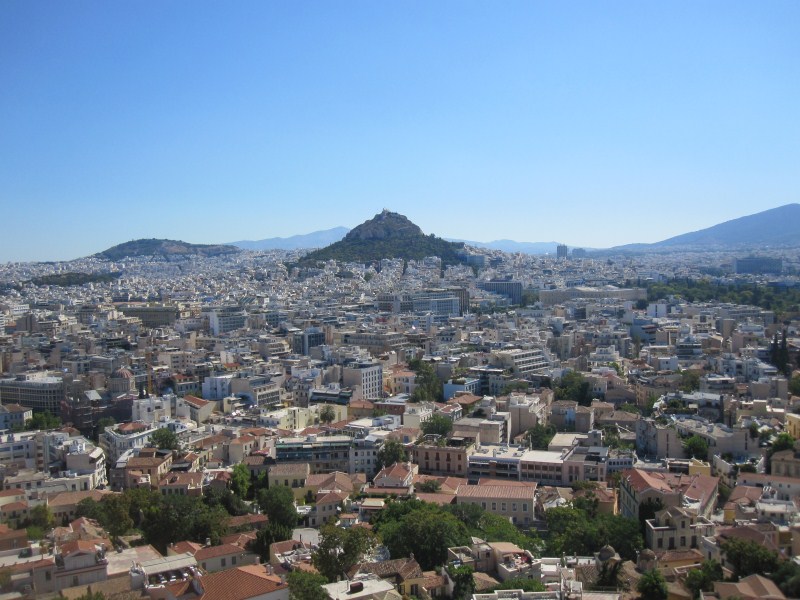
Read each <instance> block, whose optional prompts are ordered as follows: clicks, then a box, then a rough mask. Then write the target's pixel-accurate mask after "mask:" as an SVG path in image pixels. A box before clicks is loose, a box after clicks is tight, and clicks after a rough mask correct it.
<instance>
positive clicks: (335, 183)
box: [0, 0, 800, 261]
mask: <svg viewBox="0 0 800 600" xmlns="http://www.w3.org/2000/svg"><path fill="white" fill-rule="evenodd" d="M798 22H800V3H798V2H795V1H791V2H778V1H769V2H730V1H725V2H711V1H706V2H647V1H645V2H642V1H638V0H637V1H635V2H614V1H612V2H602V3H601V2H578V1H575V2H568V3H567V2H535V1H532V0H531V1H525V2H510V1H504V2H485V1H484V2H469V1H465V0H459V1H455V2H443V1H442V2H395V3H389V2H366V1H365V2H322V1H320V2H277V1H275V2H265V1H258V2H244V1H239V2H234V3H222V2H203V1H191V2H189V1H178V0H176V1H170V2H155V1H151V2H127V3H123V2H79V1H75V2H28V1H24V0H16V1H15V0H8V1H6V2H2V3H0V206H1V207H2V212H1V213H0V214H1V215H2V218H0V222H1V223H2V224H3V225H2V226H0V240H1V241H0V261H8V260H47V259H69V258H75V257H78V256H84V255H87V254H91V253H93V252H97V251H100V250H103V249H105V248H107V247H109V246H111V245H114V244H117V243H120V242H123V241H127V240H131V239H135V238H140V237H168V238H172V239H182V240H186V241H190V242H198V243H211V242H230V241H235V240H240V239H262V238H267V237H276V236H288V235H293V234H297V233H308V232H311V231H315V230H319V229H327V228H330V227H334V226H338V225H344V226H348V227H353V226H355V225H357V224H359V223H361V222H362V221H364V220H366V219H368V218H370V217H372V216H373V215H374V214H376V213H377V212H380V210H381V209H383V208H389V209H391V210H394V211H396V212H400V213H402V214H405V215H406V216H408V217H409V218H410V219H411V220H412V221H414V222H415V223H417V224H418V225H419V226H420V227H422V229H423V230H424V231H425V232H426V233H435V234H437V235H440V236H443V237H453V238H463V239H473V240H478V241H490V240H493V239H498V238H510V239H515V240H518V241H551V240H556V241H561V242H566V243H568V244H570V245H576V246H587V247H608V246H612V245H617V244H623V243H629V242H653V241H658V240H661V239H664V238H667V237H670V236H672V235H676V234H679V233H684V232H686V231H692V230H696V229H700V228H703V227H707V226H710V225H713V224H715V223H718V222H721V221H724V220H728V219H731V218H736V217H739V216H742V215H746V214H751V213H754V212H758V211H761V210H764V209H767V208H771V207H775V206H780V205H782V204H787V203H790V202H798V201H800V194H799V193H798V190H799V189H800V115H799V114H798V113H799V112H800V61H798V58H800V36H798V35H797V23H798Z"/></svg>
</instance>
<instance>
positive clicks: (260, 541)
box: [248, 523, 327, 583]
mask: <svg viewBox="0 0 800 600" xmlns="http://www.w3.org/2000/svg"><path fill="white" fill-rule="evenodd" d="M290 539H292V530H291V529H290V528H289V527H285V526H283V525H276V524H275V523H268V524H267V526H266V527H262V528H261V529H259V530H258V531H257V532H256V539H255V540H253V541H252V542H250V544H249V545H248V550H250V551H251V552H255V553H256V554H258V555H259V556H260V557H261V562H269V559H270V556H269V547H270V546H271V545H272V544H274V543H276V542H285V541H286V540H290ZM326 583H327V582H326Z"/></svg>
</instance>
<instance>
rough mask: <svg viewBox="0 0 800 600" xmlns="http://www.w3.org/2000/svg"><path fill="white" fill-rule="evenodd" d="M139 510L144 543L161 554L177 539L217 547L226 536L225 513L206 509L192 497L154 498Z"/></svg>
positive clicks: (206, 507)
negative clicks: (153, 547)
mask: <svg viewBox="0 0 800 600" xmlns="http://www.w3.org/2000/svg"><path fill="white" fill-rule="evenodd" d="M156 498H158V500H156V501H154V502H153V503H152V504H150V505H149V506H147V507H146V508H145V509H143V510H142V512H143V518H142V523H141V528H142V531H143V532H144V537H145V540H146V541H147V542H148V543H149V544H152V545H153V546H155V547H156V548H157V549H158V550H159V551H160V552H162V553H164V552H166V550H167V547H168V546H169V544H171V543H173V542H177V541H180V540H191V541H195V542H201V543H202V542H205V541H206V540H210V541H211V544H212V545H215V544H219V541H220V539H221V538H222V536H224V535H225V534H226V533H227V522H228V513H227V512H226V511H225V509H223V508H222V507H221V506H214V507H211V506H207V505H206V504H205V502H204V501H203V499H202V498H199V497H195V496H180V495H171V496H160V497H159V496H158V495H156Z"/></svg>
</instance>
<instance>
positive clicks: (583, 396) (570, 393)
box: [555, 371, 592, 406]
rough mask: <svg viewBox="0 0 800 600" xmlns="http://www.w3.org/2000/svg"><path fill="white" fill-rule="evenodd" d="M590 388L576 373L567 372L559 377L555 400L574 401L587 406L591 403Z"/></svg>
mask: <svg viewBox="0 0 800 600" xmlns="http://www.w3.org/2000/svg"><path fill="white" fill-rule="evenodd" d="M591 391H592V386H591V385H590V384H589V382H588V381H586V378H585V377H584V376H583V375H582V374H581V373H579V372H578V371H569V372H568V373H565V374H564V375H562V376H561V381H559V383H558V385H557V386H556V389H555V396H556V400H574V401H575V402H578V403H579V404H581V405H584V406H588V405H589V404H591V402H592V394H591Z"/></svg>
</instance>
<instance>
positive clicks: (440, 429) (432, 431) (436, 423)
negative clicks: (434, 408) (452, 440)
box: [420, 413, 453, 437]
mask: <svg viewBox="0 0 800 600" xmlns="http://www.w3.org/2000/svg"><path fill="white" fill-rule="evenodd" d="M420 428H421V429H422V432H423V433H424V434H425V435H441V436H442V437H447V435H448V434H449V433H450V432H451V431H452V430H453V421H452V420H451V419H450V418H448V417H445V416H444V415H443V414H441V413H433V414H432V415H431V417H430V419H428V420H427V421H424V422H423V423H422V424H421V425H420Z"/></svg>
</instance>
